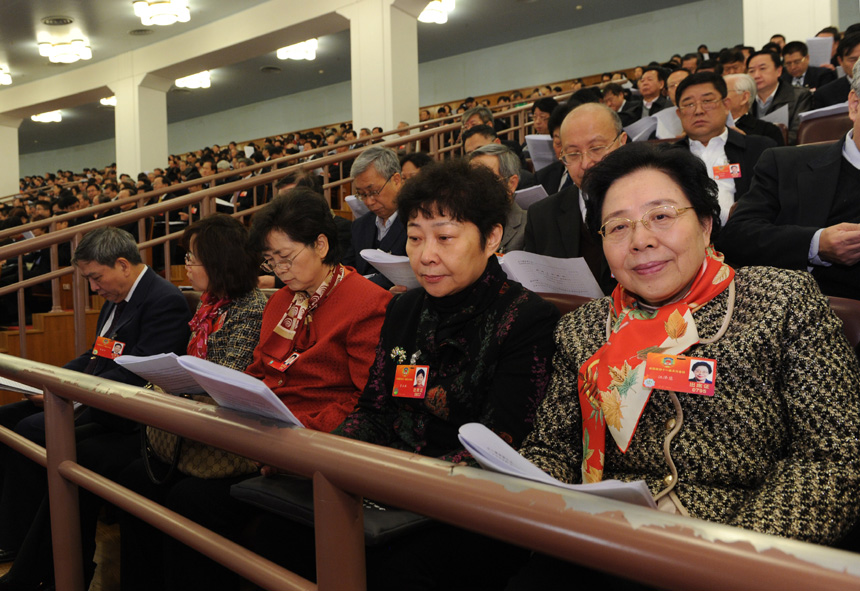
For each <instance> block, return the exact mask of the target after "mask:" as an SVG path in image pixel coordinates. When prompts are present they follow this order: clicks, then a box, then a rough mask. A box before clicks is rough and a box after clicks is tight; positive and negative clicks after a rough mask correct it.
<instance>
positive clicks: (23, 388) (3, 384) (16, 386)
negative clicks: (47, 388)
mask: <svg viewBox="0 0 860 591" xmlns="http://www.w3.org/2000/svg"><path fill="white" fill-rule="evenodd" d="M0 390H7V391H9V392H18V393H19V394H24V395H26V396H36V395H41V394H44V392H43V391H42V390H40V389H39V388H34V387H33V386H28V385H27V384H22V383H21V382H16V381H15V380H10V379H9V378H4V377H2V376H0Z"/></svg>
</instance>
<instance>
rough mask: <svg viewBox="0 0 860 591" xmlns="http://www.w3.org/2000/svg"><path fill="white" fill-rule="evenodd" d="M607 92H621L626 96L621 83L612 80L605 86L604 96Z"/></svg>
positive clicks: (617, 93) (615, 93)
mask: <svg viewBox="0 0 860 591" xmlns="http://www.w3.org/2000/svg"><path fill="white" fill-rule="evenodd" d="M607 93H609V94H614V95H619V94H620V95H621V96H624V89H623V88H622V87H621V85H620V84H616V83H615V82H610V83H609V84H607V85H606V86H604V87H603V96H606V94H607Z"/></svg>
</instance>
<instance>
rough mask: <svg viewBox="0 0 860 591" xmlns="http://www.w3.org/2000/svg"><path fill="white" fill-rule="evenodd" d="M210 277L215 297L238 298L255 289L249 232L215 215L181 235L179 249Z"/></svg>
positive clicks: (256, 256) (255, 263)
mask: <svg viewBox="0 0 860 591" xmlns="http://www.w3.org/2000/svg"><path fill="white" fill-rule="evenodd" d="M192 240H193V242H194V251H195V253H194V255H195V256H196V257H197V259H198V260H199V261H200V263H201V264H202V265H203V268H204V269H205V270H206V274H207V275H208V276H209V292H210V293H211V294H213V295H215V296H216V297H224V296H226V297H228V298H230V299H231V300H235V299H237V298H240V297H242V296H244V295H246V294H248V293H250V292H251V290H253V289H254V288H255V287H256V286H257V275H258V274H259V273H258V272H257V268H258V263H259V259H260V255H259V253H257V252H255V251H254V249H252V248H251V245H250V243H249V242H248V231H247V230H246V229H245V226H243V225H242V223H241V222H240V221H239V220H237V219H236V218H234V217H232V216H229V215H226V214H223V213H216V214H212V215H210V216H207V217H205V218H203V219H200V220H198V221H196V222H194V223H193V224H191V225H190V226H188V227H187V228H185V232H183V233H182V246H183V247H184V248H185V249H186V250H188V251H191V242H192Z"/></svg>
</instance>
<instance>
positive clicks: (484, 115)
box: [460, 107, 493, 127]
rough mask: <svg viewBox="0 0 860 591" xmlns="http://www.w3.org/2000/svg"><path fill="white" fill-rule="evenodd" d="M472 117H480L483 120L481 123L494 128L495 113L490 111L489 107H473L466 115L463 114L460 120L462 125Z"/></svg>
mask: <svg viewBox="0 0 860 591" xmlns="http://www.w3.org/2000/svg"><path fill="white" fill-rule="evenodd" d="M472 115H478V116H479V117H480V118H481V121H483V122H484V125H489V126H490V127H492V125H493V112H492V111H491V110H489V109H488V108H487V107H472V108H471V109H469V110H468V111H466V112H465V113H463V118H462V119H461V120H460V121H461V122H462V123H464V124H465V123H466V121H468V120H469V118H470V117H471V116H472Z"/></svg>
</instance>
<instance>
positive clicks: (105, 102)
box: [99, 96, 116, 107]
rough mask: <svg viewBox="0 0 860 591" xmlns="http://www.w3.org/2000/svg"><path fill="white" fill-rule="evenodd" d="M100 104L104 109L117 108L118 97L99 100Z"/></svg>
mask: <svg viewBox="0 0 860 591" xmlns="http://www.w3.org/2000/svg"><path fill="white" fill-rule="evenodd" d="M99 103H101V105H102V106H103V107H115V106H116V97H115V96H109V97H105V98H103V99H99Z"/></svg>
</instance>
